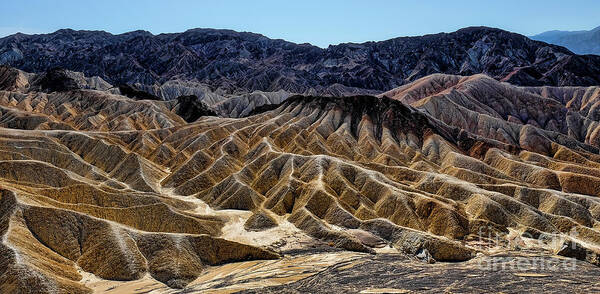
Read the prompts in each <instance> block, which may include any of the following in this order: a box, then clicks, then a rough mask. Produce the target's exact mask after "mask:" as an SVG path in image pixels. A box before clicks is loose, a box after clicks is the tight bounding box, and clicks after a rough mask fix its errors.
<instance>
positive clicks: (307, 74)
mask: <svg viewBox="0 0 600 294" xmlns="http://www.w3.org/2000/svg"><path fill="white" fill-rule="evenodd" d="M0 64H7V65H11V66H14V67H16V68H19V69H21V70H24V71H28V72H42V71H46V70H48V69H50V68H55V67H62V68H65V69H69V70H73V71H79V72H83V73H85V74H86V75H87V76H99V77H101V78H103V79H105V80H106V81H107V82H109V83H111V84H135V83H140V84H147V85H152V84H161V83H164V82H166V81H169V80H189V81H195V82H198V83H200V84H204V85H207V86H208V87H210V88H211V89H212V90H218V91H221V92H224V93H248V92H251V91H255V90H260V91H278V90H286V91H288V92H292V93H305V92H307V91H311V90H314V89H318V90H316V92H317V94H318V93H319V91H328V89H327V87H331V86H335V85H342V86H346V87H354V88H359V89H368V90H377V91H384V90H389V89H392V88H394V87H397V86H400V85H403V84H406V83H408V82H411V81H414V80H416V79H418V78H421V77H424V76H427V75H429V74H432V73H448V74H459V75H472V74H477V73H484V74H487V75H489V76H492V77H494V78H495V79H497V80H502V81H507V82H510V83H513V84H516V85H525V86H538V85H551V86H567V85H569V86H589V85H598V84H600V56H589V55H588V56H580V55H576V54H574V53H572V52H571V51H569V50H568V49H566V48H563V47H560V46H556V45H550V44H546V43H543V42H539V41H534V40H531V39H529V38H527V37H525V36H522V35H519V34H515V33H511V32H507V31H503V30H500V29H494V28H487V27H470V28H465V29H461V30H458V31H456V32H453V33H440V34H433V35H425V36H420V37H401V38H394V39H390V40H386V41H381V42H366V43H362V44H354V43H345V44H339V45H332V46H329V47H328V48H326V49H323V48H319V47H316V46H312V45H310V44H295V43H292V42H288V41H285V40H280V39H270V38H267V37H265V36H263V35H260V34H254V33H247V32H235V31H231V30H217V29H191V30H188V31H185V32H183V33H168V34H159V35H153V34H151V33H149V32H145V31H133V32H129V33H124V34H119V35H113V34H110V33H107V32H103V31H74V30H70V29H63V30H59V31H56V32H54V33H51V34H41V35H25V34H15V35H12V36H8V37H5V38H2V39H0Z"/></svg>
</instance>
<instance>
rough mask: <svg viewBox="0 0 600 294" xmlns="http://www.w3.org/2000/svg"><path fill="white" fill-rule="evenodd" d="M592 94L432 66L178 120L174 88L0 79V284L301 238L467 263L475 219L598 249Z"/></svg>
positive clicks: (159, 264) (35, 284) (175, 269)
mask: <svg viewBox="0 0 600 294" xmlns="http://www.w3.org/2000/svg"><path fill="white" fill-rule="evenodd" d="M597 93H598V92H597V91H596V90H595V89H594V88H547V87H546V88H519V87H514V86H510V85H508V84H504V83H500V82H497V81H495V80H493V79H489V78H486V77H484V76H472V77H457V76H441V75H435V76H431V77H428V78H425V79H422V80H419V81H417V82H415V83H413V84H410V85H407V86H406V87H403V88H400V89H397V90H395V91H393V92H390V93H388V94H387V95H388V96H390V97H392V98H393V99H390V98H385V97H381V98H377V97H372V96H354V97H345V98H332V97H318V96H308V97H305V96H294V97H291V98H289V99H287V100H286V101H285V102H283V103H282V104H280V105H279V106H278V107H276V108H274V109H271V110H268V109H265V111H264V112H262V113H256V114H254V115H252V116H249V117H246V118H221V117H216V116H201V117H199V118H198V119H197V120H195V121H194V122H193V123H187V122H186V121H185V120H183V119H182V118H181V117H180V116H178V115H177V113H178V111H179V110H180V109H178V108H177V107H176V106H173V105H172V104H169V103H170V102H161V101H147V100H141V101H136V100H133V99H130V98H127V97H124V96H120V95H116V94H109V93H106V92H102V91H94V90H73V91H63V92H53V93H50V94H48V93H41V92H36V91H28V92H26V93H24V92H19V91H0V127H1V128H0V188H1V189H0V191H1V192H0V236H2V238H1V242H0V253H2V254H1V255H0V265H1V266H0V292H12V291H14V290H15V289H40V291H41V292H66V293H89V292H91V288H89V287H87V286H88V285H89V284H86V283H87V282H86V281H87V280H89V279H90V278H89V275H90V274H93V275H94V277H93V278H95V279H101V280H111V281H131V280H143V279H154V280H157V281H160V282H162V283H163V284H165V285H167V286H168V287H172V288H182V287H188V286H189V285H193V284H194V283H195V282H196V281H197V280H199V279H197V277H199V276H200V275H202V274H203V273H205V272H206V271H209V270H212V269H214V268H213V267H214V266H221V265H223V264H225V263H230V262H236V261H244V260H258V259H276V258H278V257H280V256H281V255H280V254H279V253H276V252H274V251H272V250H270V249H266V248H267V247H266V246H269V247H268V248H283V247H285V246H291V245H295V246H296V247H293V246H291V247H290V248H292V250H296V249H298V248H300V249H304V250H306V248H307V247H306V246H305V247H302V246H304V245H302V244H305V243H306V244H312V245H314V246H315V248H316V247H318V246H321V247H320V248H322V247H326V248H327V250H330V251H335V250H337V251H342V250H350V251H357V252H363V253H376V252H380V251H378V250H381V247H386V248H385V250H388V249H389V250H395V251H396V252H401V253H402V254H405V255H417V256H418V257H420V258H421V259H423V260H427V261H434V260H436V261H466V260H469V259H471V258H473V257H474V256H475V253H476V252H477V251H478V250H481V251H483V250H482V249H477V248H474V247H473V244H472V240H473V239H474V238H476V237H477V235H478V234H480V233H481V232H485V233H486V234H488V233H490V234H491V233H494V234H498V235H499V238H502V240H503V241H502V242H499V243H498V244H494V245H497V246H505V247H508V246H509V245H506V242H508V241H509V240H519V239H518V238H517V237H519V236H521V235H526V234H533V235H536V236H537V237H540V238H541V237H544V238H550V237H552V236H554V237H557V238H562V239H561V240H562V241H564V242H571V243H566V244H577V246H578V247H575V248H574V249H572V250H570V251H569V250H566V249H564V248H551V246H550V245H548V244H545V245H539V246H538V247H535V248H536V249H539V250H546V251H552V252H553V253H559V254H562V255H565V256H570V257H574V258H579V259H582V260H587V261H590V262H596V260H597V252H596V246H598V245H600V231H598V228H599V227H600V226H599V223H598V222H599V221H600V202H599V201H598V197H594V196H600V181H599V180H598V178H600V155H598V148H599V145H598V141H597V140H596V138H597V135H598V132H599V131H598V130H597V127H598V121H597V116H596V111H595V109H596V100H597V95H596V94H597ZM573 232H576V233H577V234H576V235H573V234H572V233H573ZM515 236H516V237H515ZM519 238H520V237H519ZM563 239H564V240H563ZM300 240H301V241H302V242H301V241H300ZM284 241H285V242H287V245H286V244H284V243H285V242H284ZM294 242H295V243H294ZM290 243H291V245H290ZM522 243H525V242H522ZM277 244H279V245H278V246H276V245H277ZM282 244H283V245H282ZM519 244H520V243H519ZM312 245H309V246H312ZM561 245H562V243H561ZM536 246H537V245H536ZM310 248H312V247H310ZM282 250H283V249H282ZM289 252H290V251H283V253H284V254H287V253H289ZM484 253H485V252H484ZM234 267H235V266H234ZM147 274H149V275H150V276H151V278H148V277H147ZM82 277H88V279H87V280H86V279H83V280H82Z"/></svg>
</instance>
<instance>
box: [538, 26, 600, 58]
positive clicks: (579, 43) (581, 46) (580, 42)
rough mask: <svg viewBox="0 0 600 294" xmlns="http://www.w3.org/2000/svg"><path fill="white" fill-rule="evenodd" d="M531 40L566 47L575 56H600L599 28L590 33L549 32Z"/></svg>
mask: <svg viewBox="0 0 600 294" xmlns="http://www.w3.org/2000/svg"><path fill="white" fill-rule="evenodd" d="M531 38H532V39H534V40H538V41H543V42H546V43H551V44H556V45H560V46H564V47H567V48H569V50H571V51H573V52H575V53H577V54H596V55H600V27H597V28H595V29H593V30H590V31H549V32H544V33H541V34H539V35H535V36H532V37H531Z"/></svg>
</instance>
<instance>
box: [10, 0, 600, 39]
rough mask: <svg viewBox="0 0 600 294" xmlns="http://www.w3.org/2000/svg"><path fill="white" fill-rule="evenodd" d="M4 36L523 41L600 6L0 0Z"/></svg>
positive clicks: (377, 0) (540, 1)
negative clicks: (473, 34) (512, 36)
mask: <svg viewBox="0 0 600 294" xmlns="http://www.w3.org/2000/svg"><path fill="white" fill-rule="evenodd" d="M0 5H1V6H0V7H2V11H0V36H5V35H9V34H13V33H15V32H18V31H20V32H24V33H47V32H53V31H56V30H58V29H61V28H72V29H88V30H105V31H108V32H111V33H123V32H127V31H132V30H137V29H143V30H147V31H150V32H152V33H155V34H156V33H163V32H180V31H185V30H187V29H190V28H196V27H204V28H208V27H209V28H226V29H234V30H237V31H250V32H256V33H261V34H263V35H266V36H267V37H270V38H281V39H286V40H289V41H293V42H297V43H304V42H308V43H311V44H314V45H317V46H321V47H326V46H327V45H329V44H338V43H341V42H364V41H378V40H385V39H389V38H393V37H399V36H414V35H423V34H428V33H438V32H451V31H455V30H457V29H459V28H462V27H466V26H473V25H485V26H491V27H499V28H503V29H506V30H510V31H514V32H518V33H521V34H525V35H532V34H537V33H540V32H543V31H547V30H554V29H560V30H584V29H585V30H588V29H592V28H594V27H597V26H600V18H599V17H598V15H600V1H598V0H569V1H565V0H519V1H514V0H503V1H493V0H487V1H486V0H478V1H475V0H464V1H460V0H456V1H450V0H446V1H442V0H431V1H425V0H422V1H402V0H397V1H391V0H390V1H383V0H371V1H369V0H363V1H354V0H346V1H341V0H340V1H338V0H330V1H327V0H320V1H313V0H304V1H289V0H279V1H271V0H269V1H260V0H247V1H242V0H239V1H234V0H221V1H219V0H212V1H206V0H202V1H192V0H171V1H167V0H163V1H153V0H146V1H142V0H119V1H114V0H94V1H83V0H55V1H39V0H0Z"/></svg>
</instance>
